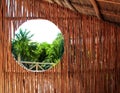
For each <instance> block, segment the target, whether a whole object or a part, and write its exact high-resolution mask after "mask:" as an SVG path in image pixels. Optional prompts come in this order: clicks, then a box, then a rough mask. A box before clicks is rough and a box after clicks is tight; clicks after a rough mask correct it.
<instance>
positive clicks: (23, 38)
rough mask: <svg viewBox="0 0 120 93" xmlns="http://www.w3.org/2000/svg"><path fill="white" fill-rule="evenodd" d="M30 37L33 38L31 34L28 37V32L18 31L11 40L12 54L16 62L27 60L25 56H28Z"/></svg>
mask: <svg viewBox="0 0 120 93" xmlns="http://www.w3.org/2000/svg"><path fill="white" fill-rule="evenodd" d="M31 37H33V34H32V35H30V31H27V30H26V29H25V31H23V30H22V29H20V30H19V33H17V34H16V35H15V38H14V39H13V40H12V52H13V54H14V55H15V56H16V58H17V60H18V61H21V60H27V59H26V55H29V52H28V50H29V48H28V45H29V41H30V40H31ZM13 50H14V51H13Z"/></svg>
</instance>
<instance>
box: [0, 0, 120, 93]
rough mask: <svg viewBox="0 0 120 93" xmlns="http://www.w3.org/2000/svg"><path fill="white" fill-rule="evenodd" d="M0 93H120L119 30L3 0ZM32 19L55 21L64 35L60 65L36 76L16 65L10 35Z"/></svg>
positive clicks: (35, 4) (41, 5) (29, 1)
mask: <svg viewBox="0 0 120 93" xmlns="http://www.w3.org/2000/svg"><path fill="white" fill-rule="evenodd" d="M0 10H1V11H0V75H1V77H0V93H120V83H119V82H120V69H119V68H120V63H119V62H120V27H117V26H115V25H113V24H110V23H107V22H104V21H100V20H98V19H97V18H95V17H91V16H85V15H81V14H77V13H74V12H72V11H70V10H68V9H66V8H63V7H60V6H58V5H56V4H50V3H46V2H44V1H41V0H2V6H1V7H0ZM31 19H47V20H50V21H52V22H53V23H55V24H56V25H57V26H58V27H59V28H60V30H61V32H62V33H63V36H64V42H65V45H64V48H65V51H64V55H63V58H62V60H61V62H60V63H59V64H58V65H57V66H55V67H54V68H52V69H51V70H49V71H46V72H42V73H37V72H36V73H33V72H29V71H26V70H25V69H23V68H22V67H21V66H20V65H19V64H18V63H17V62H15V60H14V58H13V56H12V53H11V36H12V35H11V34H12V31H15V30H16V29H17V28H18V27H19V26H20V25H21V24H22V23H24V22H25V21H27V20H31Z"/></svg>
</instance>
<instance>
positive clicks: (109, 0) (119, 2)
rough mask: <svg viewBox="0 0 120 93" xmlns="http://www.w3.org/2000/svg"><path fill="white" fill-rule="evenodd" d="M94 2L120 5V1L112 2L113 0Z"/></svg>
mask: <svg viewBox="0 0 120 93" xmlns="http://www.w3.org/2000/svg"><path fill="white" fill-rule="evenodd" d="M96 1H98V2H105V3H111V4H117V5H120V1H113V0H96Z"/></svg>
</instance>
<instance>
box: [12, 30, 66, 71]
mask: <svg viewBox="0 0 120 93" xmlns="http://www.w3.org/2000/svg"><path fill="white" fill-rule="evenodd" d="M32 36H33V34H32V35H31V34H30V31H27V30H25V31H22V29H20V31H19V33H17V34H16V35H15V37H16V38H15V39H13V40H12V53H13V54H14V56H15V58H16V59H18V56H19V55H20V58H21V60H22V61H30V62H42V63H55V64H57V63H58V62H59V60H60V59H61V57H62V55H63V52H64V39H63V36H62V34H61V33H59V34H58V35H57V37H56V39H55V40H54V41H53V43H52V44H48V43H47V42H43V43H38V42H32V41H31V37H32ZM25 66H26V67H31V65H25ZM51 66H52V65H51V64H43V65H41V67H42V68H43V69H44V70H46V69H48V68H50V67H51Z"/></svg>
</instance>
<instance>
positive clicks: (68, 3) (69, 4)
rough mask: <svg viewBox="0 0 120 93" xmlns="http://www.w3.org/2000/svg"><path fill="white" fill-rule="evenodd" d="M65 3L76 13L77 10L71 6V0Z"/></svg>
mask: <svg viewBox="0 0 120 93" xmlns="http://www.w3.org/2000/svg"><path fill="white" fill-rule="evenodd" d="M64 2H65V4H66V5H67V7H68V8H70V9H71V10H74V11H75V9H74V8H73V6H72V5H71V3H70V1H69V0H65V1H64Z"/></svg>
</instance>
